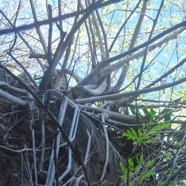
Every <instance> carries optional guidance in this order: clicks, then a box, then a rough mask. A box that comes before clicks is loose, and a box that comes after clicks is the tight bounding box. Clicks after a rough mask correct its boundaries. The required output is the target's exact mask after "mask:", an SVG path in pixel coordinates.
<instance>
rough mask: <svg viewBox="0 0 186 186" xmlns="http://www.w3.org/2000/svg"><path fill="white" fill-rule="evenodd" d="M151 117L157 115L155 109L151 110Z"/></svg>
mask: <svg viewBox="0 0 186 186" xmlns="http://www.w3.org/2000/svg"><path fill="white" fill-rule="evenodd" d="M150 115H151V116H152V117H154V116H155V115H156V111H155V110H154V109H150Z"/></svg>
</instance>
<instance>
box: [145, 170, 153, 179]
mask: <svg viewBox="0 0 186 186" xmlns="http://www.w3.org/2000/svg"><path fill="white" fill-rule="evenodd" d="M152 175H154V172H152V171H149V172H147V173H145V175H144V177H146V178H147V177H150V176H152Z"/></svg>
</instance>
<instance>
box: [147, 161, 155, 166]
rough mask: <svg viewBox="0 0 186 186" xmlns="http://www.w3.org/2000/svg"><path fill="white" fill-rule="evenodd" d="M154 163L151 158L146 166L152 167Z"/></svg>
mask: <svg viewBox="0 0 186 186" xmlns="http://www.w3.org/2000/svg"><path fill="white" fill-rule="evenodd" d="M153 165H154V160H151V161H149V162H148V163H147V165H146V167H152V166H153Z"/></svg>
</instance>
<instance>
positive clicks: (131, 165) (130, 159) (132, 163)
mask: <svg viewBox="0 0 186 186" xmlns="http://www.w3.org/2000/svg"><path fill="white" fill-rule="evenodd" d="M128 164H129V166H130V167H131V168H134V162H133V160H132V158H129V159H128Z"/></svg>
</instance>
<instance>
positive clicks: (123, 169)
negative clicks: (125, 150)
mask: <svg viewBox="0 0 186 186" xmlns="http://www.w3.org/2000/svg"><path fill="white" fill-rule="evenodd" d="M119 166H120V169H121V171H122V172H123V173H125V169H126V168H125V166H124V165H123V163H122V162H120V163H119Z"/></svg>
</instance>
